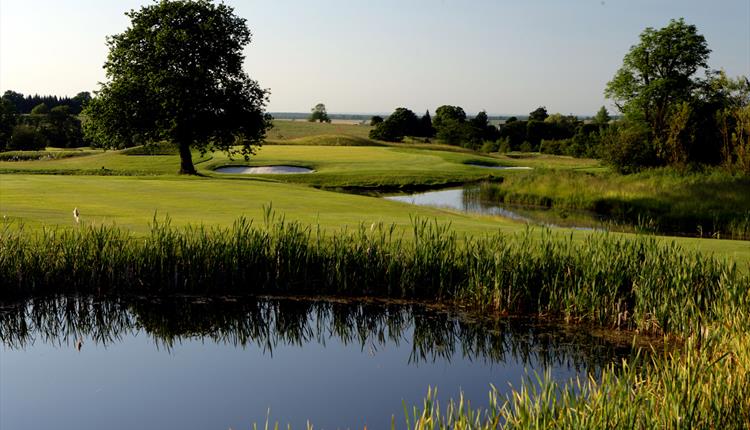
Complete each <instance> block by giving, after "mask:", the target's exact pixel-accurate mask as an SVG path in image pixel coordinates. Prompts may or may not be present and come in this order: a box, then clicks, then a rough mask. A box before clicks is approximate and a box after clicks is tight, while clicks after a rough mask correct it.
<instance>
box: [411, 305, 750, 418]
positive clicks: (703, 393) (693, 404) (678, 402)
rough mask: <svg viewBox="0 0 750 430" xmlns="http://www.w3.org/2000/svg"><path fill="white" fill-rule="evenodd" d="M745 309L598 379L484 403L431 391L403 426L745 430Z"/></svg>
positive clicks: (748, 367)
mask: <svg viewBox="0 0 750 430" xmlns="http://www.w3.org/2000/svg"><path fill="white" fill-rule="evenodd" d="M747 297H748V294H745V295H744V298H743V300H744V304H743V305H744V308H743V309H742V311H739V312H737V313H735V314H733V316H732V317H730V318H729V319H728V320H726V321H724V322H723V323H721V324H717V325H714V324H712V325H711V326H709V327H704V329H703V330H702V331H701V333H700V334H696V335H695V336H692V337H690V338H689V339H687V341H686V342H685V343H684V345H683V346H682V348H681V350H679V351H676V352H672V353H668V354H666V356H661V357H660V356H653V357H652V358H650V359H649V360H647V361H645V360H644V361H645V363H638V362H637V361H636V362H631V363H628V362H623V364H622V366H620V367H619V368H618V369H615V367H614V366H612V367H610V368H609V369H607V370H606V371H604V372H603V374H602V376H601V377H600V378H599V379H594V378H590V379H585V380H577V381H574V382H572V383H567V384H560V383H558V382H555V381H554V380H553V379H552V378H551V377H550V375H549V374H545V375H543V376H540V377H538V378H537V380H536V381H531V380H530V381H529V382H528V383H527V384H524V385H523V386H522V387H517V389H516V390H515V391H514V392H513V393H512V394H510V395H508V396H507V397H503V396H499V395H498V394H497V392H496V391H494V390H493V391H492V392H491V393H490V397H489V402H488V407H487V408H484V409H472V408H471V406H470V405H467V404H466V403H464V402H463V400H462V399H459V400H458V401H450V402H448V403H446V404H444V406H443V407H442V408H441V405H440V402H438V401H437V399H436V395H435V392H434V391H430V392H428V395H427V397H426V399H425V401H424V404H423V405H421V406H420V407H414V408H413V409H412V411H411V412H410V413H407V425H406V428H409V429H415V430H417V429H418V430H427V429H458V428H460V429H497V428H500V427H503V428H509V429H515V428H519V429H527V428H539V429H548V428H570V429H614V428H618V429H619V428H633V429H657V428H658V429H694V428H695V429H745V428H748V427H750V335H749V333H750V331H749V330H748V329H749V328H750V327H748V326H749V324H748V322H750V318H748V317H750V315H749V314H748V312H747V304H748V302H747V301H746V300H747Z"/></svg>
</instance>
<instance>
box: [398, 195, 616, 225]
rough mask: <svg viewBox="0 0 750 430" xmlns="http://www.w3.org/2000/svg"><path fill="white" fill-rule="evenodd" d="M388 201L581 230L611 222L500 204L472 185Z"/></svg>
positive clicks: (576, 213)
mask: <svg viewBox="0 0 750 430" xmlns="http://www.w3.org/2000/svg"><path fill="white" fill-rule="evenodd" d="M385 198H386V199H388V200H393V201H398V202H404V203H410V204H413V205H418V206H431V207H436V208H445V209H453V210H457V211H462V212H469V213H477V214H482V215H494V216H501V217H504V218H510V219H513V220H516V221H521V222H525V223H528V224H536V225H543V226H548V227H566V228H573V229H581V230H594V229H596V230H606V229H609V228H610V227H612V224H611V223H609V222H606V221H605V220H603V219H601V218H600V217H598V216H597V215H596V214H593V213H590V212H586V211H561V212H560V211H555V210H549V209H542V208H531V207H522V206H517V205H507V204H503V203H498V202H496V201H493V200H492V199H490V198H486V197H485V196H484V195H483V193H482V188H481V186H480V185H477V184H469V185H466V186H464V187H461V188H450V189H445V190H436V191H427V192H421V193H415V194H408V195H395V196H386V197H385Z"/></svg>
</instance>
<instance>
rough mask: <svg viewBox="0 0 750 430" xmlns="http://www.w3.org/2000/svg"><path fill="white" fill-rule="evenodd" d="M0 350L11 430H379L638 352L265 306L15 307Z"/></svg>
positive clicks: (557, 334)
mask: <svg viewBox="0 0 750 430" xmlns="http://www.w3.org/2000/svg"><path fill="white" fill-rule="evenodd" d="M0 342H2V349H0V428H1V429H2V430H15V429H47V428H49V429H51V428H55V429H68V428H70V429H103V428H106V429H168V428H175V429H176V428H179V429H228V428H233V429H249V428H251V426H252V423H253V422H258V423H259V424H262V423H264V422H265V418H266V414H267V411H268V409H269V408H270V411H271V421H272V422H273V421H276V420H278V421H279V422H280V423H281V424H283V425H284V426H286V424H287V423H289V424H291V425H292V426H293V428H296V429H300V428H304V425H305V422H306V421H307V420H308V419H309V420H310V421H311V422H312V423H313V424H314V425H315V428H316V429H337V428H342V429H343V428H362V427H363V426H364V425H365V424H366V425H367V426H368V428H370V429H383V428H390V422H391V416H392V415H395V417H396V423H397V426H401V425H402V423H403V422H404V421H403V405H402V402H403V401H405V402H406V404H408V405H410V406H411V405H415V404H421V402H422V399H423V398H424V396H425V394H426V392H427V388H428V386H433V387H435V386H437V387H438V388H439V397H440V398H441V399H444V400H445V399H447V398H450V397H457V396H458V394H459V392H461V391H463V392H464V394H465V397H466V398H468V399H470V400H471V402H472V406H474V407H479V406H482V405H485V404H486V399H487V396H488V392H489V390H490V384H494V385H495V386H496V387H497V388H498V389H499V390H501V391H502V392H507V391H508V385H509V384H513V385H514V386H516V387H518V386H519V385H520V384H521V383H522V381H523V380H524V378H525V375H527V374H533V372H535V371H536V372H544V371H545V370H546V371H549V372H550V373H551V375H552V376H553V377H554V378H556V379H558V380H561V381H562V380H567V379H569V378H571V377H575V376H576V375H581V376H585V375H587V374H588V373H589V372H593V374H597V373H598V372H599V371H600V369H601V367H602V366H605V365H607V364H609V363H612V362H619V361H620V359H621V358H623V357H628V356H630V354H631V353H632V351H631V348H629V347H623V346H621V345H619V346H618V345H614V344H611V343H609V342H608V341H606V340H604V339H602V338H599V337H595V336H593V335H591V334H590V333H588V332H587V331H586V330H585V329H582V328H570V327H568V328H565V327H556V326H543V325H539V324H535V323H533V322H531V321H527V320H517V319H495V318H489V317H482V318H478V317H477V316H476V315H473V316H472V315H469V314H466V313H462V312H457V311H448V310H444V309H443V310H441V309H437V308H434V307H430V306H427V305H419V304H388V303H382V302H372V301H368V302H362V301H360V302H353V303H344V302H336V301H320V300H318V301H311V300H292V299H257V298H245V299H232V298H223V299H201V298H175V299H169V300H161V301H154V300H149V299H137V300H134V299H130V300H128V301H123V300H116V299H109V300H106V301H100V300H95V299H91V298H57V299H53V300H52V299H46V300H36V301H31V302H27V303H24V304H21V305H15V306H8V305H6V306H4V307H2V308H0ZM261 428H262V425H261ZM284 428H285V427H284Z"/></svg>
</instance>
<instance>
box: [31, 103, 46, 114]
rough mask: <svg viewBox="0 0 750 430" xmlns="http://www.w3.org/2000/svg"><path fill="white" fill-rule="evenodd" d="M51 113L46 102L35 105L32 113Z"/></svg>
mask: <svg viewBox="0 0 750 430" xmlns="http://www.w3.org/2000/svg"><path fill="white" fill-rule="evenodd" d="M48 113H49V108H48V107H47V105H46V104H45V103H39V104H38V105H36V106H34V108H33V109H31V114H32V115H47V114H48Z"/></svg>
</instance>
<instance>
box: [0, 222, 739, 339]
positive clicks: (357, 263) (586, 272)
mask: <svg viewBox="0 0 750 430" xmlns="http://www.w3.org/2000/svg"><path fill="white" fill-rule="evenodd" d="M408 232H409V235H408V236H407V235H406V234H405V233H406V232H405V231H403V230H398V229H396V226H394V225H388V224H383V223H377V224H372V225H370V226H367V225H359V226H356V227H351V228H350V229H348V230H341V229H335V230H334V231H332V232H325V231H323V230H322V228H321V227H320V226H319V225H315V224H313V225H310V224H305V223H300V222H289V221H288V220H285V219H284V218H283V217H281V216H279V215H278V214H276V213H275V212H273V211H272V210H270V209H267V210H266V211H265V212H264V217H263V221H260V222H259V221H258V220H255V222H253V221H249V220H247V219H246V218H240V219H239V220H238V221H236V222H234V223H233V224H232V226H231V227H229V228H222V227H193V228H180V229H175V228H173V227H171V226H170V225H168V224H164V223H159V222H158V221H157V220H155V221H154V224H152V226H151V228H150V230H149V232H148V234H147V235H146V236H145V237H141V238H138V237H135V236H133V235H132V233H131V232H130V230H128V229H124V230H123V229H119V228H113V227H108V226H103V227H96V226H88V227H87V226H84V227H79V228H76V229H52V230H49V229H48V230H45V231H42V232H39V233H36V234H27V233H26V232H23V231H19V230H16V229H9V228H8V229H4V230H3V231H2V232H1V233H0V234H2V236H0V285H3V287H2V288H0V300H2V299H3V298H8V297H10V296H16V295H21V296H27V297H29V296H30V297H33V296H38V295H46V294H93V293H95V294H105V295H106V294H184V293H188V294H225V293H232V294H253V295H255V294H323V295H350V296H377V297H386V298H406V299H426V298H429V299H431V300H435V301H438V302H443V303H458V304H462V305H468V306H472V307H474V308H478V309H492V310H494V311H496V312H501V313H505V314H522V315H523V314H531V315H537V314H544V315H551V316H554V317H559V318H565V319H566V320H573V321H584V322H588V323H593V324H596V325H599V326H604V327H614V328H625V329H637V330H639V331H643V332H650V333H666V334H676V335H682V336H686V335H689V334H691V333H692V332H693V331H694V330H695V324H697V323H700V322H701V320H705V321H721V320H723V318H724V317H725V315H724V314H723V312H724V311H725V309H724V308H722V307H719V306H715V305H716V304H717V303H719V304H720V303H725V302H727V301H728V300H730V299H734V298H735V297H740V296H742V295H745V294H747V293H748V291H747V289H748V286H750V275H748V274H740V273H739V272H738V271H737V270H736V267H734V266H733V265H730V264H726V263H724V262H722V261H720V260H718V259H715V258H713V257H709V256H706V255H703V254H699V253H693V252H688V251H685V250H683V249H681V248H680V247H678V246H675V245H666V246H665V245H664V244H661V243H660V242H658V241H657V240H654V239H647V238H639V239H637V240H628V239H625V238H623V237H618V236H609V235H606V234H593V235H589V236H587V237H586V238H585V239H584V240H583V241H580V242H579V241H574V240H573V239H572V238H570V237H567V238H565V237H561V236H558V235H554V234H552V233H550V232H543V233H542V234H541V236H537V237H534V236H532V233H530V232H526V233H525V234H520V235H505V234H500V233H495V234H491V235H484V236H474V235H470V236H465V235H459V234H457V233H456V231H455V230H454V229H452V228H451V227H450V226H448V225H446V224H442V225H440V224H436V223H435V222H434V221H429V220H427V219H412V220H410V225H409V231H408Z"/></svg>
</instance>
